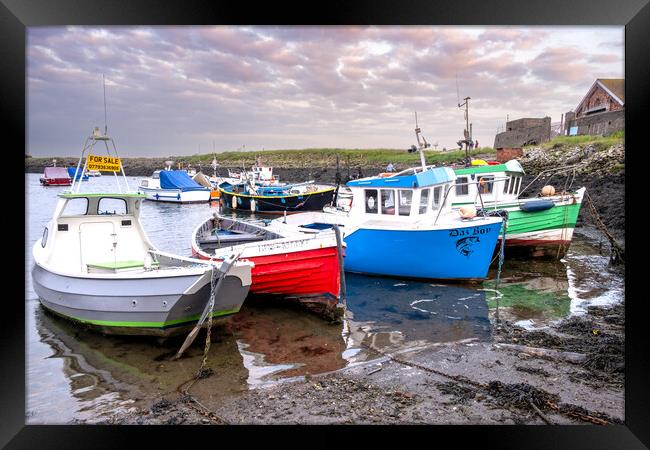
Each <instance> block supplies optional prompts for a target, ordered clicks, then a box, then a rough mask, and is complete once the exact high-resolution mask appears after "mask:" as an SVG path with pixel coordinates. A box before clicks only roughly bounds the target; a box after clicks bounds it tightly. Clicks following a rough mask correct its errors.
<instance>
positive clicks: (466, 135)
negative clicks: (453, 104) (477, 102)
mask: <svg viewBox="0 0 650 450" xmlns="http://www.w3.org/2000/svg"><path fill="white" fill-rule="evenodd" d="M470 99H471V97H465V98H464V99H463V100H465V102H464V103H460V100H458V107H459V108H462V107H463V106H464V107H465V130H464V131H463V136H464V138H465V139H464V140H462V141H459V145H461V144H462V143H465V165H466V166H469V164H470V159H469V143H470V141H471V140H472V132H471V127H470V125H469V100H470Z"/></svg>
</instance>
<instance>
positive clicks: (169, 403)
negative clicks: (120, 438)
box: [86, 304, 625, 425]
mask: <svg viewBox="0 0 650 450" xmlns="http://www.w3.org/2000/svg"><path fill="white" fill-rule="evenodd" d="M494 320H495V335H494V339H493V341H492V342H476V341H473V340H467V341H465V342H460V343H453V344H439V345H429V346H427V347H425V348H420V349H416V350H414V351H407V352H403V353H399V354H391V353H388V352H382V353H383V355H382V354H378V356H379V358H378V359H375V360H372V361H370V362H368V363H365V364H359V365H355V366H349V367H346V368H344V369H341V370H338V371H335V372H333V373H327V374H321V375H312V376H306V377H298V378H296V379H294V380H288V381H286V382H284V383H280V384H277V385H274V386H272V387H264V388H258V389H251V390H246V391H244V392H242V393H241V394H240V395H237V396H230V397H221V398H218V399H215V398H212V397H210V396H209V395H206V393H205V392H202V391H201V388H200V384H201V382H202V381H203V380H197V381H196V383H195V384H194V385H193V386H191V388H190V389H189V394H188V393H183V391H182V389H181V390H179V391H175V392H161V393H160V394H159V395H157V396H155V397H151V398H148V399H146V400H145V401H143V402H142V401H141V402H140V404H139V405H138V406H134V407H132V408H130V409H129V410H128V411H123V412H120V413H117V414H114V415H112V416H110V417H107V418H102V419H100V420H97V421H92V423H100V424H206V425H207V424H599V425H606V424H620V423H622V422H623V421H624V361H625V359H624V356H625V355H624V323H625V309H624V304H617V305H615V306H613V307H610V308H603V307H591V308H589V309H588V313H587V314H586V315H585V316H582V317H572V318H570V319H567V320H564V321H562V322H560V323H558V324H555V325H553V326H551V327H550V328H548V329H545V330H541V331H532V332H531V331H526V330H524V329H523V328H520V327H516V326H513V325H512V324H511V323H508V322H507V321H500V320H498V319H494ZM477 368H478V369H480V370H477ZM211 376H212V377H218V376H219V371H218V370H215V371H214V373H213V374H212V375H211ZM86 423H88V422H86Z"/></svg>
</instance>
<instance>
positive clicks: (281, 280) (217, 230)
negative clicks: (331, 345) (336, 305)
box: [192, 213, 341, 299]
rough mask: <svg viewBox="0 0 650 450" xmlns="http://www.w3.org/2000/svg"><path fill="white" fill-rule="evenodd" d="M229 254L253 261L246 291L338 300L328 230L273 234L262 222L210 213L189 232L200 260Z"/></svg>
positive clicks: (334, 251) (334, 248)
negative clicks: (206, 218)
mask: <svg viewBox="0 0 650 450" xmlns="http://www.w3.org/2000/svg"><path fill="white" fill-rule="evenodd" d="M231 252H237V253H239V252H241V257H242V258H245V259H247V260H250V261H252V262H253V263H254V267H253V269H252V272H251V274H252V284H251V292H252V293H256V294H280V295H287V296H300V297H307V296H322V295H326V296H329V297H332V298H334V299H338V298H339V291H340V282H341V281H340V272H339V269H340V268H339V263H338V253H337V243H336V237H335V235H334V234H333V233H332V232H323V233H310V234H304V233H295V232H294V233H285V234H279V233H277V232H274V231H272V230H270V229H269V228H268V226H267V222H263V221H259V222H258V223H251V222H246V221H243V220H237V219H233V218H230V217H224V216H219V215H217V214H216V213H215V214H214V216H213V217H211V218H210V219H208V220H206V221H205V222H203V223H202V224H200V225H199V226H198V227H197V228H196V229H195V230H194V232H193V233H192V253H193V255H194V256H196V257H198V258H200V259H207V260H221V259H222V258H223V257H224V256H225V255H228V254H229V253H231Z"/></svg>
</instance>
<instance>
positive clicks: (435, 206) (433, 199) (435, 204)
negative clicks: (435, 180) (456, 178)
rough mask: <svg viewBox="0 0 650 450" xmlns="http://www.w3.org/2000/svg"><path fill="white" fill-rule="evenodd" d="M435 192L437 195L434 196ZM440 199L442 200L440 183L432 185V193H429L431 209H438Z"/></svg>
mask: <svg viewBox="0 0 650 450" xmlns="http://www.w3.org/2000/svg"><path fill="white" fill-rule="evenodd" d="M436 192H437V193H438V195H437V196H436ZM436 198H437V201H436ZM441 200H442V185H439V186H434V188H433V195H431V211H437V210H439V209H440V206H441V205H440V202H441Z"/></svg>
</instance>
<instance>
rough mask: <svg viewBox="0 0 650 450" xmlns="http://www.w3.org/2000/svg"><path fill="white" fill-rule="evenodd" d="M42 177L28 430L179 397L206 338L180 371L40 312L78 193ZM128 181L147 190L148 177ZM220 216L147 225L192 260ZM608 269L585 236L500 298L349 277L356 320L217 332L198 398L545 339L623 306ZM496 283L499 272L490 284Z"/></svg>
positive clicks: (32, 234) (511, 267)
mask: <svg viewBox="0 0 650 450" xmlns="http://www.w3.org/2000/svg"><path fill="white" fill-rule="evenodd" d="M39 177H40V175H39V174H27V175H26V184H27V192H26V203H27V208H26V209H27V217H26V223H27V229H26V230H25V231H26V236H25V237H26V239H25V262H26V272H27V274H28V277H27V279H28V282H27V285H26V291H25V300H26V301H25V307H26V318H27V320H26V324H25V327H26V328H25V333H26V337H27V339H26V340H27V349H26V351H27V357H26V360H27V372H26V376H27V380H26V385H27V391H26V395H27V398H26V410H27V422H28V423H34V424H36V423H38V424H42V423H68V422H70V421H74V420H91V421H92V420H93V419H98V418H100V417H101V415H102V414H105V413H108V412H113V411H115V410H119V409H124V408H129V407H131V406H132V405H133V403H134V402H138V401H139V400H141V399H145V398H148V397H151V396H156V395H159V394H161V393H165V392H171V391H173V390H175V389H176V387H177V386H178V385H179V384H181V383H182V382H183V381H185V380H188V379H189V378H191V377H192V376H193V374H194V372H195V371H196V369H197V368H198V367H199V364H200V360H201V357H202V351H203V339H201V338H199V339H197V340H196V341H195V344H194V345H193V346H192V347H191V348H190V349H189V350H188V354H187V357H184V358H182V359H181V360H179V361H174V362H171V361H168V357H169V356H170V355H171V354H173V353H174V352H175V351H176V350H177V349H178V347H179V345H180V343H179V342H178V340H176V341H173V340H172V341H168V342H165V343H159V342H157V341H156V340H155V339H148V338H129V337H107V336H102V335H100V334H97V333H94V332H90V331H86V330H83V329H81V328H78V327H76V326H74V325H73V324H71V323H69V322H67V321H65V320H62V319H59V318H55V317H52V316H51V315H49V314H46V313H44V311H43V309H42V308H41V307H40V305H39V303H38V300H37V297H36V294H35V293H34V291H33V288H32V284H31V273H30V271H31V266H32V264H33V259H32V254H31V249H32V246H33V245H34V243H35V242H36V240H37V239H38V238H39V237H40V235H41V233H42V231H43V227H44V226H45V224H46V223H47V221H48V220H49V219H50V217H51V214H52V212H53V210H54V206H55V204H56V200H57V197H56V195H57V193H59V192H61V191H62V190H64V189H67V188H66V187H42V186H40V184H39V181H38V179H39ZM128 180H129V183H130V185H131V187H132V188H136V187H137V185H138V182H139V180H140V177H129V178H128ZM113 186H114V181H113V180H112V177H108V176H104V177H98V178H91V179H90V180H89V181H88V182H84V186H82V188H84V190H87V191H101V190H105V189H110V190H112V189H113ZM216 208H217V205H216V203H212V204H194V205H173V204H164V203H155V202H148V201H145V202H143V208H142V214H141V220H142V223H143V226H144V228H145V230H146V231H147V233H148V234H149V237H150V238H151V240H152V241H153V243H154V244H155V245H156V246H158V247H159V248H160V249H161V250H165V251H170V252H174V253H177V254H181V255H187V256H189V255H190V254H191V249H190V235H191V232H192V230H193V229H194V227H195V226H197V225H198V224H199V223H200V222H202V221H203V220H205V218H207V217H208V216H210V215H211V213H212V212H213V211H216ZM248 217H250V215H248ZM506 257H507V253H506ZM607 261H608V259H607V257H606V256H603V255H600V254H599V251H598V250H597V249H596V248H594V247H593V246H592V245H590V244H588V243H587V242H586V241H584V240H583V239H582V238H580V236H577V235H575V236H574V242H573V244H572V246H571V250H570V252H569V254H568V255H567V256H566V257H565V258H564V259H563V260H561V261H534V260H510V259H506V262H505V263H504V266H503V271H502V274H501V284H500V286H499V290H498V292H495V291H494V281H487V282H485V283H483V284H474V285H471V284H470V285H466V284H455V285H441V284H435V283H424V282H415V281H411V280H399V279H389V278H378V277H365V276H361V275H353V274H348V275H347V276H346V282H347V292H348V299H347V304H348V313H347V317H348V320H346V321H345V322H344V323H343V324H341V325H331V324H328V323H326V322H325V321H323V320H322V319H320V318H318V317H316V316H315V315H313V314H311V313H308V312H307V311H305V310H304V309H302V308H300V307H298V306H296V305H294V304H292V303H287V302H284V301H282V300H276V301H273V302H271V303H270V302H268V301H266V302H264V301H261V300H259V299H258V300H255V299H248V300H247V301H246V303H245V304H244V306H243V307H242V310H241V311H240V313H239V314H237V315H235V316H233V317H231V318H229V319H227V320H224V321H222V322H221V323H220V324H219V326H217V327H216V328H215V330H214V331H213V337H214V340H213V343H212V346H211V349H210V355H209V360H208V363H209V365H210V367H211V368H213V369H214V371H215V373H216V376H212V377H209V378H207V379H205V380H202V382H201V383H197V384H196V387H195V388H193V392H195V393H196V394H198V395H201V396H202V397H201V398H204V399H207V401H206V402H207V403H208V404H209V403H210V401H213V402H216V401H218V400H219V399H220V398H222V397H224V396H230V395H237V393H239V392H241V391H243V390H246V389H254V388H257V387H260V386H264V385H268V384H272V383H277V382H282V381H284V380H287V379H291V377H296V376H302V375H305V374H308V373H312V374H315V373H323V372H328V371H332V370H337V369H340V368H343V367H345V366H347V365H350V364H361V363H364V362H367V361H371V360H372V359H374V358H377V357H378V356H379V355H378V354H377V353H376V352H374V351H373V350H372V348H378V349H381V350H383V351H386V350H389V351H391V352H393V351H397V352H398V351H405V350H408V349H412V348H417V347H419V346H422V345H427V344H431V343H441V342H455V341H461V340H468V339H475V340H483V341H489V340H490V339H491V336H492V327H493V324H494V321H495V319H496V318H500V319H506V320H510V321H515V322H517V323H519V324H520V325H522V326H525V327H529V328H543V327H544V326H546V325H547V324H548V323H549V322H550V321H554V320H558V319H561V318H564V317H566V316H568V315H570V314H580V313H583V312H584V311H585V307H586V306H587V305H589V304H606V303H612V302H617V301H621V300H622V299H623V286H624V283H623V278H622V277H621V276H620V275H613V274H611V273H610V272H608V271H607ZM495 276H496V272H495V270H494V269H492V270H491V278H492V279H494V277H495ZM181 340H182V338H181Z"/></svg>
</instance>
